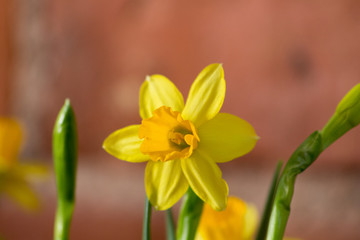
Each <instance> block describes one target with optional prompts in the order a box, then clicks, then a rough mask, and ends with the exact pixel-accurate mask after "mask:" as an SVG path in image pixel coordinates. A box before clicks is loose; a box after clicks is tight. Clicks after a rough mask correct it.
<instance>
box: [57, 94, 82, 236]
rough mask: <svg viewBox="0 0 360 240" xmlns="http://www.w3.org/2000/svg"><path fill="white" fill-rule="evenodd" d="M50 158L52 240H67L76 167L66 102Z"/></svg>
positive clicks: (73, 123)
mask: <svg viewBox="0 0 360 240" xmlns="http://www.w3.org/2000/svg"><path fill="white" fill-rule="evenodd" d="M53 158H54V167H55V175H56V186H57V210H56V216H55V226H54V240H67V239H69V232H70V225H71V219H72V215H73V211H74V205H75V185H76V166H77V132H76V120H75V114H74V111H73V109H72V107H71V105H70V101H69V100H68V99H66V101H65V104H64V106H63V107H62V109H61V110H60V112H59V115H58V117H57V119H56V122H55V126H54V132H53Z"/></svg>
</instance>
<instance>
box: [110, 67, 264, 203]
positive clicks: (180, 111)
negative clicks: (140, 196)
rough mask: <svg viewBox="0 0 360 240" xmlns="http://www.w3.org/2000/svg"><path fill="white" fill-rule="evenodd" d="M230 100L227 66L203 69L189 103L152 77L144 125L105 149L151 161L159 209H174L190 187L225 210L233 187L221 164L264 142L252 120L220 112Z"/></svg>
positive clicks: (149, 182)
mask: <svg viewBox="0 0 360 240" xmlns="http://www.w3.org/2000/svg"><path fill="white" fill-rule="evenodd" d="M224 98H225V79H224V71H223V68H222V65H221V64H211V65H209V66H207V67H206V68H205V69H204V70H202V71H201V73H200V74H199V75H198V76H197V78H196V79H195V81H194V83H193V84H192V86H191V89H190V93H189V96H188V99H187V102H186V104H184V100H183V96H182V94H181V93H180V91H179V90H178V89H177V88H176V87H175V85H174V84H173V83H172V82H171V81H170V80H169V79H167V78H166V77H165V76H162V75H152V76H147V77H146V80H145V82H144V83H143V84H142V86H141V89H140V116H141V117H142V119H143V120H142V123H141V125H131V126H128V127H125V128H122V129H120V130H117V131H115V132H113V133H112V134H111V135H110V136H108V138H107V139H106V140H105V141H104V144H103V147H104V149H105V150H106V151H107V152H108V153H110V154H111V155H113V156H115V157H117V158H119V159H122V160H125V161H129V162H146V161H147V162H148V163H147V166H146V170H145V189H146V193H147V196H148V198H149V200H150V202H151V204H152V205H153V206H154V207H155V208H156V209H158V210H165V209H168V208H170V207H171V206H172V205H174V204H175V203H176V202H177V201H178V200H179V199H180V198H181V197H182V196H183V195H184V193H185V192H186V191H187V189H188V187H189V185H190V187H191V188H192V190H193V191H194V192H195V193H196V194H197V195H198V196H199V197H200V198H201V199H202V200H203V201H204V202H207V203H209V204H210V205H211V206H212V208H214V209H216V210H223V209H225V207H226V203H227V196H228V186H227V183H226V182H225V180H224V179H223V178H222V173H221V170H220V168H219V167H218V166H217V163H222V162H228V161H231V160H233V159H235V158H237V157H240V156H242V155H244V154H246V153H248V152H249V151H250V150H252V149H253V148H254V146H255V144H256V141H257V140H258V137H257V135H256V133H255V130H254V129H253V127H252V126H251V125H250V124H249V123H248V122H246V121H245V120H243V119H241V118H238V117H236V116H234V115H231V114H227V113H219V111H220V108H221V106H222V104H223V101H224Z"/></svg>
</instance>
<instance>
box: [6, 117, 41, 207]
mask: <svg viewBox="0 0 360 240" xmlns="http://www.w3.org/2000/svg"><path fill="white" fill-rule="evenodd" d="M22 139H23V131H22V128H21V126H20V124H19V123H18V121H16V120H15V119H12V118H6V117H1V118H0V195H1V193H5V194H6V195H7V196H8V197H10V198H11V199H12V200H13V201H15V202H17V203H18V204H19V205H21V206H22V207H24V208H26V209H29V210H34V209H36V208H38V206H39V201H38V198H37V196H36V194H35V193H34V192H33V190H32V189H31V187H30V184H29V182H30V180H36V179H41V178H43V177H44V176H46V175H47V168H46V167H45V166H43V165H40V164H29V163H27V164H25V163H20V162H19V161H18V154H19V151H20V146H21V141H22Z"/></svg>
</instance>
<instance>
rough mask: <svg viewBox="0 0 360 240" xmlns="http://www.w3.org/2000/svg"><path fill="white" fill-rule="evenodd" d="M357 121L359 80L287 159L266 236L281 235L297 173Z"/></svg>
mask: <svg viewBox="0 0 360 240" xmlns="http://www.w3.org/2000/svg"><path fill="white" fill-rule="evenodd" d="M359 123H360V84H358V85H356V86H355V87H353V88H352V89H351V90H350V91H349V92H348V93H347V94H346V95H345V97H344V98H343V99H342V100H341V101H340V103H339V104H338V106H337V108H336V111H335V113H334V115H333V116H332V117H331V118H330V120H329V121H328V123H327V124H326V125H325V127H324V128H323V129H322V130H321V131H320V132H318V131H316V132H314V133H313V134H311V135H310V136H309V137H308V138H307V139H306V140H305V141H304V142H303V143H302V144H301V145H300V146H299V147H298V148H297V149H296V150H295V152H294V153H293V154H292V155H291V157H290V159H289V161H288V162H287V163H286V166H285V168H284V170H283V172H282V174H281V177H280V180H279V184H278V187H277V190H276V195H275V200H274V204H273V207H272V211H271V217H270V222H269V228H268V233H267V237H266V239H267V240H280V239H282V238H283V236H284V232H285V228H286V224H287V221H288V218H289V214H290V205H291V200H292V196H293V193H294V186H295V180H296V177H297V175H298V174H300V173H302V172H303V171H305V170H306V169H307V168H308V167H309V166H310V165H311V164H312V163H313V162H314V161H315V160H316V159H317V157H318V156H319V154H320V153H321V152H322V151H324V150H325V149H326V148H327V147H328V146H330V145H331V144H332V143H333V142H335V141H336V140H337V139H339V138H340V137H341V136H342V135H344V134H345V133H346V132H348V131H349V130H351V129H352V128H353V127H355V126H357V125H358V124H359Z"/></svg>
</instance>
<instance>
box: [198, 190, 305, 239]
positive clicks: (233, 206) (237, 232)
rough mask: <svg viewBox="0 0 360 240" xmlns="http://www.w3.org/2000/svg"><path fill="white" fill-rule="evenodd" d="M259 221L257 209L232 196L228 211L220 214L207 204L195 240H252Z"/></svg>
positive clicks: (229, 200)
mask: <svg viewBox="0 0 360 240" xmlns="http://www.w3.org/2000/svg"><path fill="white" fill-rule="evenodd" d="M258 219H259V214H258V211H257V209H256V207H255V206H254V205H252V204H250V203H246V202H244V201H243V200H241V199H240V198H237V197H233V196H230V197H229V199H228V204H227V207H226V209H225V210H224V211H220V212H219V211H214V210H213V209H212V208H211V207H210V205H209V204H205V205H204V208H203V211H202V214H201V219H200V223H199V226H198V229H197V232H196V237H195V240H251V239H254V233H255V230H256V228H257V224H258ZM284 240H300V239H299V238H284Z"/></svg>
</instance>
